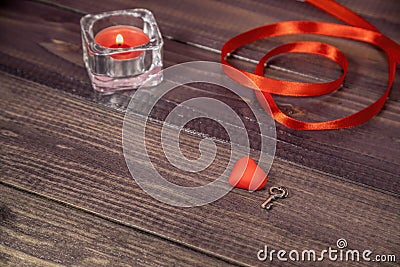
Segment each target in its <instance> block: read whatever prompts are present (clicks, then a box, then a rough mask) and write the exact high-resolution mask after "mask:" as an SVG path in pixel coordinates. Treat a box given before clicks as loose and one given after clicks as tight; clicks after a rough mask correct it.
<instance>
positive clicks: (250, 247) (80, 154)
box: [0, 74, 400, 266]
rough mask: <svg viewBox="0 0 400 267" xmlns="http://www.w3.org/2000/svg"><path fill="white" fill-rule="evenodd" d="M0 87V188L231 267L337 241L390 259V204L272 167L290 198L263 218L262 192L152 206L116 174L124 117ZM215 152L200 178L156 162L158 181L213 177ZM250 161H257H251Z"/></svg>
mask: <svg viewBox="0 0 400 267" xmlns="http://www.w3.org/2000/svg"><path fill="white" fill-rule="evenodd" d="M0 83H1V84H2V95H1V98H0V101H1V105H2V106H5V105H7V109H5V110H4V111H2V117H1V121H0V123H1V128H2V132H1V139H0V141H1V147H2V153H1V155H2V158H1V167H2V170H1V173H2V181H3V183H6V184H10V185H13V186H16V187H18V188H21V189H24V190H29V191H31V192H33V193H37V194H40V195H43V196H45V197H47V198H51V199H57V200H61V201H63V202H65V203H69V205H73V206H76V207H79V208H80V209H82V210H85V211H89V212H90V213H96V214H101V215H102V216H104V217H107V218H113V220H116V221H118V222H120V223H121V224H124V225H127V226H130V227H134V228H136V229H146V231H148V232H152V233H154V235H157V236H160V237H163V238H165V239H168V240H172V241H174V242H177V243H181V244H182V245H183V246H187V247H190V248H191V249H194V250H197V251H199V252H202V253H205V254H209V255H213V256H215V257H218V258H221V259H223V260H225V261H230V262H232V263H237V264H239V265H248V264H250V265H254V264H258V263H259V261H258V260H257V257H256V253H257V251H258V250H259V249H261V248H262V247H263V246H264V244H266V245H270V246H273V247H274V248H277V249H279V248H282V249H285V248H288V249H301V248H303V247H304V246H306V248H310V249H311V248H312V249H315V250H319V249H323V248H326V247H328V246H334V244H335V242H336V240H337V239H338V238H341V237H342V238H346V239H347V240H348V242H349V243H350V244H351V247H352V248H359V249H365V248H371V249H372V250H374V252H376V253H394V252H395V251H398V248H399V242H398V241H399V226H398V223H397V222H398V220H399V219H400V218H399V202H400V201H399V199H398V198H397V197H393V196H390V195H389V194H385V193H378V192H376V190H374V189H373V188H366V187H365V186H362V185H357V184H354V183H349V182H347V181H343V180H340V179H338V177H334V176H332V175H329V174H327V173H322V172H318V171H316V170H313V169H310V168H307V167H304V166H301V165H298V164H295V163H291V162H288V161H285V160H281V159H279V158H278V159H276V160H275V162H274V165H273V167H272V169H271V172H270V180H269V184H270V185H275V184H284V185H286V186H287V187H288V188H290V190H291V196H290V198H288V199H286V200H284V201H281V202H279V203H277V204H276V207H275V209H273V210H272V211H271V212H269V213H266V212H265V211H264V210H261V209H260V207H259V205H260V203H261V202H262V201H263V200H264V199H265V197H266V191H265V190H263V191H259V192H255V193H249V192H245V191H243V190H233V191H232V192H231V193H230V194H228V195H226V196H225V197H224V198H222V199H220V200H219V201H217V202H215V203H212V204H209V205H206V206H202V207H197V208H189V209H182V208H176V207H170V206H168V205H161V204H160V203H159V202H158V201H156V200H154V199H153V198H151V197H150V196H149V195H147V194H146V193H145V192H144V191H143V190H141V189H140V188H139V187H138V185H137V184H136V183H135V182H134V180H133V179H132V178H131V176H130V174H129V172H128V170H127V168H126V166H125V162H124V158H123V155H122V149H121V126H122V119H123V114H121V113H120V112H117V111H115V110H113V109H110V108H104V107H102V106H98V105H96V104H94V103H92V102H90V101H87V100H84V99H78V98H76V97H74V96H71V95H69V94H65V93H63V92H60V91H56V90H51V89H50V88H48V87H45V86H43V85H40V84H37V83H33V82H30V81H27V80H23V79H21V78H16V77H13V76H9V75H6V74H1V75H0ZM167 130H168V129H167ZM159 131H160V125H159V124H158V123H156V122H150V123H149V127H148V129H147V132H148V134H149V138H148V142H149V143H148V144H149V146H148V149H149V154H151V155H160V154H161V151H160V146H159V145H158V142H157V141H156V140H154V138H152V136H155V135H157V134H158V133H159ZM199 140H200V137H197V136H196V135H189V134H187V133H182V138H181V142H182V144H183V146H182V149H183V150H184V151H185V153H190V151H193V150H197V144H198V141H199ZM217 146H218V148H219V150H220V152H221V153H219V157H217V159H216V162H217V164H216V167H215V168H211V169H207V170H206V171H204V172H202V173H201V175H199V174H196V175H192V176H187V175H185V173H182V172H179V171H177V170H174V169H171V168H170V167H169V165H168V164H167V163H165V162H163V161H162V158H160V157H158V158H157V160H159V161H160V163H159V165H158V166H159V168H161V170H164V174H165V175H166V177H167V179H171V180H173V181H177V182H178V183H180V182H182V183H185V182H187V181H188V180H193V181H194V183H202V181H203V180H204V179H206V178H207V177H211V178H212V177H213V175H215V172H218V171H219V170H218V166H219V165H222V166H223V162H224V160H225V156H224V155H227V154H228V152H229V145H227V144H224V143H219V142H217ZM252 156H253V157H257V152H256V151H253V153H252ZM218 163H221V164H218ZM378 237H379V238H378ZM341 264H342V263H339V265H341ZM360 266H362V264H361V263H360Z"/></svg>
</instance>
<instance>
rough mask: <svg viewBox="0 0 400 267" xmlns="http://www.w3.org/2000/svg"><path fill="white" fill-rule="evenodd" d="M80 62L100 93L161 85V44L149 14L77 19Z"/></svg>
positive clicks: (140, 11) (134, 12) (136, 11)
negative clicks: (79, 38)
mask: <svg viewBox="0 0 400 267" xmlns="http://www.w3.org/2000/svg"><path fill="white" fill-rule="evenodd" d="M81 30H82V46H83V60H84V62H85V66H86V69H87V71H88V74H89V77H90V79H91V82H92V85H93V88H94V89H95V90H96V91H99V92H103V93H112V92H114V91H117V90H128V89H135V88H138V87H140V86H142V85H144V84H145V86H156V85H157V84H159V83H160V82H161V81H162V78H163V75H162V46H163V40H162V36H161V33H160V30H159V28H158V26H157V23H156V20H155V18H154V16H153V14H152V13H151V12H150V11H149V10H146V9H140V8H138V9H130V10H120V11H112V12H105V13H101V14H96V15H91V14H88V15H86V16H84V17H82V19H81Z"/></svg>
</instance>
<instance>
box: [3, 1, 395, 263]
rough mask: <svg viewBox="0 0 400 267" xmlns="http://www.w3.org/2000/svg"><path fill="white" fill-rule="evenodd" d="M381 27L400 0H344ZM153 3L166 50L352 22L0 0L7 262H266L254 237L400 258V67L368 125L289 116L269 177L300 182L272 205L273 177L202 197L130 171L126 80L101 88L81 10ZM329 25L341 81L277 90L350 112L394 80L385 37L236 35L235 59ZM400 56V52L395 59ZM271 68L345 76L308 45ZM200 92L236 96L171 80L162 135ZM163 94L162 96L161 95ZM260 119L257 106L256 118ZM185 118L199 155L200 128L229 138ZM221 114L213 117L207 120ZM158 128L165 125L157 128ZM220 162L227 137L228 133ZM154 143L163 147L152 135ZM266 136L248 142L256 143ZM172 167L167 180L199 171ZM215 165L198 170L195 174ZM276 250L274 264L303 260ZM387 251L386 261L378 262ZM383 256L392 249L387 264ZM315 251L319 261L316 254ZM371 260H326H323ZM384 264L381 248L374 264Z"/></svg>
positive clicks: (220, 7) (304, 13)
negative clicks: (150, 190) (322, 126)
mask: <svg viewBox="0 0 400 267" xmlns="http://www.w3.org/2000/svg"><path fill="white" fill-rule="evenodd" d="M339 2H340V3H342V4H344V5H346V6H347V7H349V8H351V9H352V10H354V11H356V12H357V13H358V14H360V15H362V16H363V17H364V18H366V19H367V20H368V21H370V22H371V23H372V24H374V25H375V26H376V27H378V28H379V29H380V30H381V31H382V32H383V33H384V34H386V35H388V36H389V37H390V38H392V39H393V40H395V41H396V42H399V41H400V31H399V29H400V16H399V14H400V2H399V1H398V0H385V1H374V0H340V1H339ZM135 7H144V8H148V9H150V10H151V11H153V13H154V14H155V17H156V19H157V21H158V23H159V26H160V28H161V32H162V34H163V36H164V40H165V47H164V65H165V67H168V66H172V65H175V64H178V63H182V62H187V61H194V60H207V61H215V62H218V61H219V54H218V53H219V50H220V48H221V46H222V44H223V43H224V42H225V41H226V40H227V39H229V38H230V37H232V36H234V35H236V34H238V33H240V32H243V31H244V30H247V29H250V28H253V27H256V26H260V25H263V24H267V23H272V22H278V21H285V20H316V21H329V22H335V23H340V22H338V21H337V20H336V19H334V18H333V17H331V16H329V15H327V14H325V13H323V12H322V11H320V10H317V9H316V8H314V7H312V6H310V5H308V4H306V3H302V2H299V1H295V0H282V1H274V0H268V1H244V0H233V1H226V0H224V1H210V0H203V1H172V0H167V1H144V0H138V1H128V0H107V1H94V0H88V1H73V0H39V1H2V2H1V4H0V32H1V33H0V34H1V35H0V36H1V42H0V48H1V49H0V88H1V92H0V93H1V94H0V103H1V109H0V142H1V150H0V155H1V162H0V168H1V172H0V175H1V178H0V190H1V193H0V266H60V265H61V266H64V265H65V266H228V265H234V266H255V265H256V266H258V265H260V266H266V265H268V262H260V261H259V260H258V259H257V252H258V251H259V250H260V249H262V248H263V247H264V245H268V246H270V247H273V248H274V249H277V250H278V249H285V250H291V249H297V250H302V249H314V250H316V251H318V250H319V251H321V250H323V249H326V248H327V247H329V246H331V247H336V241H337V240H338V239H339V238H344V239H346V240H347V242H348V248H349V249H359V250H363V249H370V250H372V251H373V253H374V254H397V263H385V264H386V265H396V264H398V262H399V261H400V258H399V257H400V254H399V251H400V223H399V222H400V213H399V211H400V207H399V204H400V199H399V196H400V187H399V178H400V90H399V84H400V77H399V75H398V74H397V75H396V76H397V77H396V78H397V79H396V81H395V84H394V86H393V92H392V93H391V95H390V98H389V99H388V101H387V103H386V105H385V107H384V109H383V110H382V112H380V114H379V115H378V116H376V117H375V118H373V119H372V120H370V121H369V122H367V123H365V124H364V125H362V126H359V127H356V128H353V129H345V130H334V131H311V132H310V131H296V130H292V129H288V128H286V127H284V126H282V125H279V124H277V125H276V128H277V139H278V140H277V147H276V157H275V160H274V162H273V165H272V168H271V170H270V173H269V181H268V186H271V185H277V184H282V185H285V186H287V187H288V188H289V189H290V192H291V194H290V197H289V198H288V199H285V200H283V201H280V202H279V203H277V204H276V206H275V208H274V209H272V210H271V211H269V212H266V211H265V210H262V209H260V207H259V205H260V203H261V202H262V201H263V200H264V199H265V197H266V196H267V191H266V190H262V191H258V192H253V193H250V192H246V191H244V190H240V189H234V190H232V191H231V192H230V193H229V194H227V195H226V196H224V197H223V198H222V199H220V200H218V201H216V202H214V203H211V204H208V205H205V206H201V207H195V208H178V207H172V206H168V205H162V204H161V203H160V202H158V201H157V200H155V199H153V198H152V197H151V196H149V195H148V194H146V193H145V192H144V191H143V190H141V189H140V188H139V186H138V185H137V184H136V183H135V181H134V179H132V177H131V175H130V173H129V171H128V168H127V166H126V164H125V161H124V156H123V152H122V144H121V138H122V133H121V129H122V122H123V118H124V111H125V109H126V106H127V104H128V101H129V99H130V92H122V93H116V94H114V95H109V96H101V95H98V94H96V93H95V92H94V91H93V90H92V89H91V84H90V81H89V78H88V76H87V73H86V70H85V68H84V66H83V62H82V49H81V35H80V26H79V20H80V18H81V17H82V16H83V15H84V14H86V13H98V12H102V11H109V10H118V9H126V8H135ZM300 39H302V40H304V39H305V40H319V41H325V42H328V43H330V44H333V45H335V46H337V47H338V48H340V49H341V50H342V51H343V52H344V53H345V54H346V56H347V57H348V59H349V64H350V66H349V67H350V71H349V74H348V77H347V79H346V81H345V84H344V87H343V88H341V89H340V90H338V91H337V92H335V93H333V94H330V95H328V96H324V97H314V98H302V99H299V98H288V97H286V98H284V97H277V100H278V103H279V105H280V107H281V108H282V109H283V110H284V111H285V112H286V113H287V114H290V115H291V116H293V117H294V118H298V119H305V120H311V121H320V120H327V119H333V118H338V117H339V116H343V115H347V114H351V113H353V112H356V111H358V110H360V109H361V108H363V107H365V106H366V105H368V104H369V103H372V102H373V101H374V100H375V99H377V98H378V96H379V95H380V94H382V92H383V91H384V89H385V84H386V82H387V64H386V61H385V56H384V54H383V53H382V52H381V51H378V50H376V49H375V48H373V47H371V46H368V45H365V44H361V43H358V42H353V41H347V40H343V39H333V38H328V37H316V36H302V37H301V38H300V37H298V36H297V37H293V36H292V37H280V38H272V39H268V40H264V41H259V42H256V43H253V44H250V45H248V46H246V47H244V48H243V49H241V50H239V51H237V53H236V55H237V56H241V57H242V58H244V59H250V61H249V60H240V59H237V58H236V59H233V60H232V62H233V63H234V64H236V65H237V66H240V67H241V68H243V69H246V70H253V69H254V66H255V64H254V63H253V62H252V61H251V60H258V59H260V58H261V56H262V55H263V54H264V53H265V52H266V51H268V50H269V49H271V48H272V47H274V46H276V45H278V44H281V43H286V42H291V41H295V40H300ZM398 70H399V68H398ZM266 71H267V75H269V76H271V77H279V78H282V79H288V80H297V81H308V82H313V81H322V80H330V79H333V78H335V77H338V75H339V74H340V69H339V68H338V67H337V66H336V65H335V64H333V63H331V62H329V61H326V60H321V59H320V58H315V57H312V56H304V55H285V56H280V57H278V58H275V59H273V60H272V62H271V64H270V65H269V67H268V69H267V70H266ZM198 96H216V97H226V99H227V101H228V103H230V105H231V106H232V108H233V109H234V110H236V111H238V112H239V113H240V114H242V115H243V114H246V112H247V110H246V108H245V107H243V106H241V105H240V103H237V101H236V100H234V99H230V98H229V96H227V95H225V92H223V91H221V90H220V89H218V88H214V87H213V86H205V85H204V84H192V85H190V86H187V87H185V89H184V90H181V91H179V92H177V93H172V94H169V95H168V96H166V97H165V98H164V99H163V101H164V102H162V103H161V104H160V105H159V108H158V109H157V111H155V112H152V115H151V117H152V120H151V121H149V124H148V129H147V130H148V135H149V136H150V138H149V140H150V141H151V140H152V138H151V137H152V135H154V136H158V135H159V132H160V125H161V122H162V120H163V119H164V118H165V116H166V115H167V114H168V112H169V110H170V109H171V107H173V106H175V105H177V104H178V103H180V102H181V101H183V100H185V99H187V98H190V97H198ZM163 103H164V104H163ZM251 123H252V122H251V121H246V124H247V125H250V124H251ZM188 127H189V128H190V129H191V130H192V131H191V132H182V134H181V145H182V150H183V151H184V153H187V154H188V155H191V156H194V157H196V155H197V156H198V143H199V140H201V136H202V135H201V133H206V134H208V135H211V136H212V137H215V138H216V139H219V140H224V139H226V137H225V133H224V132H223V131H222V130H220V128H218V127H217V128H213V127H207V123H206V125H204V123H201V122H196V121H194V122H193V123H191V124H190V125H188ZM210 128H213V129H211V130H210ZM154 139H157V138H154ZM217 147H218V153H219V154H218V155H217V158H216V165H217V166H218V165H219V164H221V166H224V164H222V163H223V162H224V160H225V157H224V155H227V153H229V149H230V146H229V143H227V142H222V141H221V142H217ZM149 149H150V151H151V153H153V155H161V154H162V150H161V147H160V146H158V145H157V142H156V141H154V142H153V143H152V142H150V146H149ZM258 149H259V147H258V146H257V144H253V145H252V154H254V155H257V153H258ZM159 165H160V166H159V167H160V168H163V171H164V174H165V175H166V176H167V177H169V178H170V179H171V180H174V178H175V177H184V176H188V175H187V174H185V173H182V172H179V170H176V169H172V168H169V166H168V163H167V162H163V161H161V162H160V164H159ZM215 171H217V172H218V171H219V170H218V169H217V170H210V171H209V172H205V173H203V174H202V175H192V176H191V177H189V178H190V181H192V182H193V183H194V184H196V183H202V181H204V180H207V179H213V175H215ZM299 264H304V265H308V264H307V263H304V262H303V263H299V262H292V261H288V262H286V263H283V262H278V261H274V262H273V265H285V266H286V265H288V266H289V265H299ZM375 264H376V263H375ZM385 264H382V265H385ZM312 265H318V263H312ZM327 265H337V266H365V265H366V263H365V262H326V261H325V262H323V263H319V265H318V266H327ZM372 265H373V264H372Z"/></svg>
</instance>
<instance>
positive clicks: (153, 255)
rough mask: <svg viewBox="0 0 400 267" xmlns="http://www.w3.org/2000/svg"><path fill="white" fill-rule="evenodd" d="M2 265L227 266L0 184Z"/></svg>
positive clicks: (0, 259)
mask: <svg viewBox="0 0 400 267" xmlns="http://www.w3.org/2000/svg"><path fill="white" fill-rule="evenodd" d="M0 192H1V196H2V197H1V200H0V212H1V213H0V214H1V217H0V218H1V221H0V251H1V255H2V256H1V257H0V263H2V266H12V265H13V266H22V265H24V266H60V265H62V266H111V265H112V266H173V265H176V266H228V264H227V263H226V262H223V261H221V260H219V259H217V258H212V257H209V256H207V255H204V254H201V253H198V252H196V251H193V250H191V249H188V248H186V247H184V246H181V245H179V244H175V243H172V242H169V241H167V240H165V239H161V238H159V237H156V236H154V235H151V234H149V233H145V232H143V231H139V230H135V229H132V228H131V227H127V226H124V225H121V224H120V223H116V222H112V221H110V220H106V219H104V218H99V217H98V216H97V215H93V214H90V213H87V212H84V211H82V210H79V209H77V208H73V207H68V206H65V205H64V204H60V203H57V202H55V201H52V200H48V199H46V198H43V197H39V196H36V195H33V194H29V193H26V192H23V191H19V190H16V189H15V188H11V187H7V186H4V185H0Z"/></svg>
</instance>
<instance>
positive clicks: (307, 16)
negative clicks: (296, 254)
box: [44, 0, 400, 110]
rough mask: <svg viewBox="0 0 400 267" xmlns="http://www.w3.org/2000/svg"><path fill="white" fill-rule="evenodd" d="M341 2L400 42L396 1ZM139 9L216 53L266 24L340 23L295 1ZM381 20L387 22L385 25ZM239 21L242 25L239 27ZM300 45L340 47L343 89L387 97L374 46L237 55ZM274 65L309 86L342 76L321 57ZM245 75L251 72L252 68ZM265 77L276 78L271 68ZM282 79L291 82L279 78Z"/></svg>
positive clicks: (82, 6)
mask: <svg viewBox="0 0 400 267" xmlns="http://www.w3.org/2000/svg"><path fill="white" fill-rule="evenodd" d="M44 2H48V3H52V4H57V5H59V6H62V7H65V8H72V9H73V10H75V11H79V12H81V14H82V13H98V12H103V11H105V10H118V9H127V8H132V3H131V2H130V1H106V2H102V3H100V4H93V3H92V2H91V1H85V2H81V1H74V0H67V1H59V0H49V1H44ZM339 2H341V3H342V4H344V5H346V6H349V7H350V8H354V10H355V11H358V12H360V15H364V16H366V18H367V19H368V20H369V21H370V22H371V23H373V24H374V25H376V26H377V27H378V28H379V29H381V30H382V31H383V32H384V33H386V34H388V36H389V37H391V38H393V39H394V40H395V41H398V42H399V41H400V33H399V32H398V31H397V30H396V29H397V28H399V27H400V21H399V19H398V16H397V15H395V14H397V13H399V12H400V8H399V5H398V3H397V1H395V0H392V1H385V4H380V5H379V8H377V7H376V6H377V5H378V4H377V3H376V1H373V0H370V1H368V2H367V3H366V1H365V0H358V1H339ZM135 6H136V7H144V8H148V9H150V10H152V11H153V12H154V13H155V15H156V17H157V19H158V20H159V22H160V23H159V24H160V27H161V30H162V32H163V34H164V35H165V36H167V37H168V38H172V39H174V40H179V41H181V42H185V43H190V44H193V45H197V46H201V47H208V48H211V49H214V50H217V51H218V50H220V49H221V47H222V45H223V43H224V42H226V41H227V40H228V39H229V38H231V37H233V36H235V35H237V34H239V33H241V32H244V31H246V30H249V29H251V28H254V27H258V26H261V25H264V24H269V23H275V22H279V21H285V20H313V21H327V22H338V20H337V19H335V18H333V17H332V16H330V15H328V14H326V13H324V12H322V11H320V10H317V9H316V8H314V7H313V6H311V5H309V4H306V3H302V2H300V1H295V0H284V1H273V0H269V1H253V2H251V3H248V1H242V0H238V1H213V0H207V1H196V2H193V1H179V2H176V1H173V0H170V1H162V2H159V1H135ZM221 14H223V15H221ZM382 17H384V18H385V19H384V20H383V19H382ZM238 21H240V23H237V22H238ZM233 22H235V23H233ZM298 40H311V41H323V42H327V43H329V44H333V45H335V46H337V47H339V48H340V49H341V50H342V51H343V52H344V53H345V54H346V56H347V57H348V58H349V61H350V69H349V74H348V76H347V79H346V82H345V87H346V88H347V90H348V91H349V92H350V93H351V94H355V95H358V96H361V97H365V98H367V99H371V100H372V99H376V98H377V96H378V95H379V94H381V93H382V92H383V90H384V86H385V83H386V80H387V67H386V63H385V60H386V59H385V56H384V55H383V54H382V53H380V52H379V51H377V50H376V49H374V48H372V47H371V46H369V45H365V44H362V43H359V42H353V41H348V40H340V39H336V38H329V37H322V36H318V37H315V36H304V35H303V36H299V37H294V36H284V37H276V38H271V39H268V40H266V41H259V42H255V43H253V44H251V45H248V46H246V47H245V48H244V49H241V50H240V51H238V55H240V56H243V57H245V58H248V59H252V60H258V59H260V58H261V57H262V55H263V54H265V53H266V51H268V50H269V49H271V48H273V47H275V46H277V45H278V44H282V43H287V42H294V41H298ZM271 64H272V66H273V67H274V68H280V69H281V70H285V71H288V72H291V73H296V74H298V75H300V76H306V77H308V80H309V81H310V82H311V81H314V82H315V81H318V80H319V81H321V80H323V81H326V80H330V79H334V78H336V77H338V76H339V75H340V70H339V69H338V68H337V67H336V66H335V65H334V64H332V63H331V62H328V61H327V60H321V59H320V58H319V57H310V56H303V55H300V56H295V55H291V56H280V57H277V58H275V59H274V60H272V61H271ZM247 70H253V68H251V69H247ZM372 70H373V71H372ZM267 74H268V75H271V76H274V73H271V72H270V70H269V69H268V70H267ZM281 78H283V79H285V78H287V77H283V76H281ZM291 79H294V80H297V79H299V77H296V76H294V77H291ZM398 84H399V83H397V88H398ZM349 88H350V89H349ZM399 96H400V94H399V93H398V92H394V93H393V94H392V96H391V98H392V99H394V100H396V101H397V100H399V99H400V98H399ZM284 101H285V102H286V101H290V99H287V98H286V99H285V100H284ZM289 103H291V102H289ZM308 104H309V102H308V103H305V105H304V106H302V108H304V109H305V110H308V109H307V107H308V106H309V105H308Z"/></svg>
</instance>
